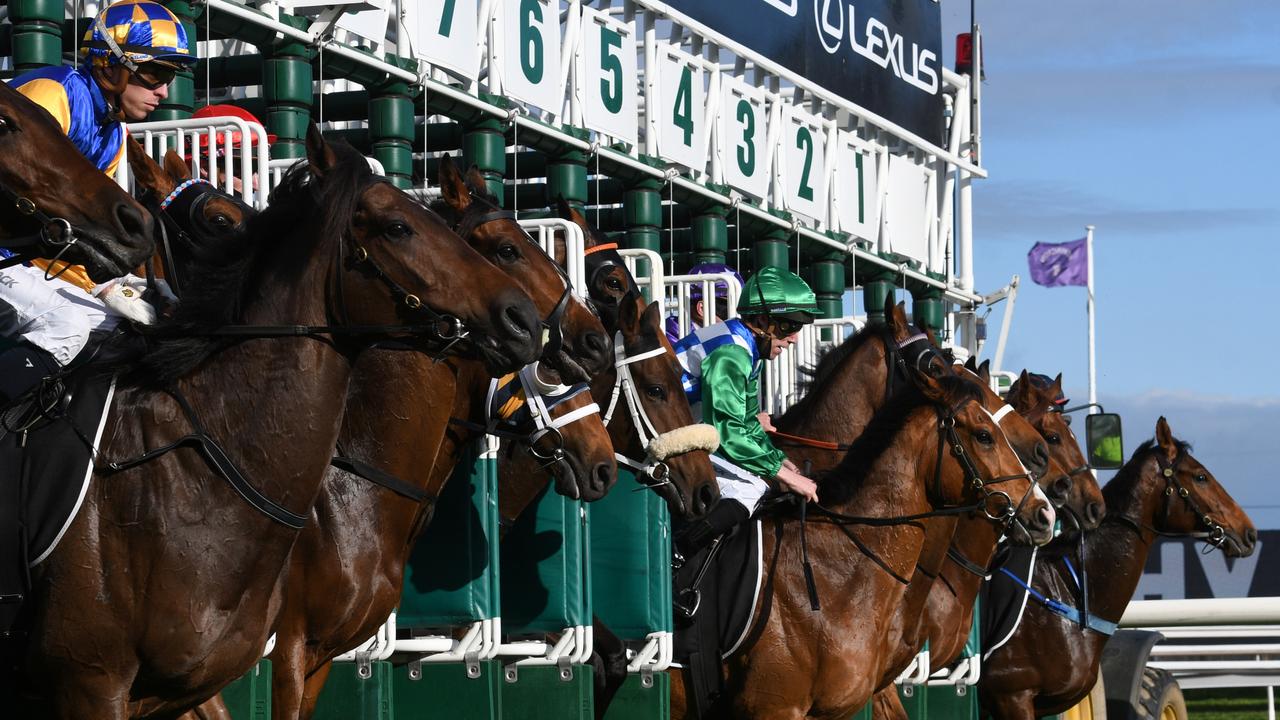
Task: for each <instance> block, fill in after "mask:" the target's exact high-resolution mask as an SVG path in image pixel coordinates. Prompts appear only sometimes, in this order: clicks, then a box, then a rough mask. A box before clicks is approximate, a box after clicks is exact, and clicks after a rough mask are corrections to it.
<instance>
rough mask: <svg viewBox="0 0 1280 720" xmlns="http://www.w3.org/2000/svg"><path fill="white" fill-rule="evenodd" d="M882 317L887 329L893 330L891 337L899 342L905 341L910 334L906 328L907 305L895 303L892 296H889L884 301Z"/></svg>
mask: <svg viewBox="0 0 1280 720" xmlns="http://www.w3.org/2000/svg"><path fill="white" fill-rule="evenodd" d="M884 317H885V320H886V321H888V323H889V327H890V328H891V329H892V330H893V336H894V337H895V338H897V339H899V340H905V339H906V337H907V336H908V335H910V334H911V331H910V329H908V328H907V305H906V303H895V302H894V301H893V296H892V295H890V296H888V297H886V298H885V301H884Z"/></svg>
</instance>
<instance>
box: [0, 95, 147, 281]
mask: <svg viewBox="0 0 1280 720" xmlns="http://www.w3.org/2000/svg"><path fill="white" fill-rule="evenodd" d="M0 85H3V87H0V247H4V248H7V249H9V250H13V251H14V252H16V253H18V257H19V258H20V260H18V262H21V261H22V260H30V259H34V258H49V259H59V260H65V261H67V262H69V263H74V264H79V265H84V266H85V269H86V270H88V272H89V276H90V277H91V278H93V280H94V281H96V282H106V281H107V280H110V279H112V278H118V277H120V276H121V275H124V274H126V273H128V272H129V270H130V269H132V268H134V267H137V266H138V265H139V264H141V263H142V262H143V261H144V260H145V259H146V258H147V257H148V256H149V255H150V254H151V253H152V251H153V250H154V248H155V244H154V242H153V240H152V232H153V222H152V220H151V216H150V215H149V214H148V213H146V212H145V211H144V210H143V209H142V206H140V205H139V204H138V203H137V201H135V200H134V199H133V198H131V197H129V194H128V193H126V192H125V191H124V190H122V189H121V188H120V186H119V185H117V184H116V183H115V182H114V181H113V180H112V179H111V178H109V177H107V176H106V175H105V174H103V173H102V171H100V170H98V168H96V167H94V165H93V163H91V162H89V160H88V159H87V158H85V156H84V155H83V154H81V152H80V151H79V150H78V149H77V148H76V147H75V145H73V144H72V143H71V141H70V140H68V139H67V136H66V134H65V133H64V132H63V131H62V128H61V127H59V126H58V123H57V121H56V120H54V119H53V116H52V115H50V114H49V113H48V111H46V110H45V109H44V108H42V107H40V106H39V105H37V104H35V103H34V102H32V101H31V100H29V99H27V97H26V96H24V95H23V94H22V93H20V92H18V91H17V90H14V89H13V88H11V87H9V85H8V84H5V83H0Z"/></svg>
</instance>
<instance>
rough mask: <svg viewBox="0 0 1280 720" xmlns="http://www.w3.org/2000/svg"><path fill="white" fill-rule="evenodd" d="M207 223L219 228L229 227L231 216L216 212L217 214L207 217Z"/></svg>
mask: <svg viewBox="0 0 1280 720" xmlns="http://www.w3.org/2000/svg"><path fill="white" fill-rule="evenodd" d="M209 223H210V224H212V225H213V226H214V227H217V228H219V229H223V228H229V227H231V218H229V217H227V216H226V215H223V214H222V213H218V214H217V215H214V216H213V217H211V218H209Z"/></svg>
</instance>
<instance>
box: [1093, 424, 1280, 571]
mask: <svg viewBox="0 0 1280 720" xmlns="http://www.w3.org/2000/svg"><path fill="white" fill-rule="evenodd" d="M1134 474H1136V476H1137V480H1136V483H1137V484H1136V487H1134V489H1133V492H1134V494H1135V495H1137V496H1138V497H1139V498H1142V500H1140V501H1139V502H1142V501H1143V500H1144V501H1145V503H1146V505H1145V507H1144V508H1142V510H1141V512H1142V513H1143V515H1145V517H1138V518H1137V519H1135V518H1134V516H1133V515H1134V512H1133V510H1134V509H1133V507H1132V502H1125V499H1123V498H1120V497H1118V493H1119V492H1120V491H1121V489H1122V488H1124V486H1125V485H1126V484H1127V483H1126V482H1124V480H1122V478H1123V479H1128V478H1130V477H1133V476H1134ZM1112 486H1115V488H1116V489H1115V490H1113V489H1112ZM1104 495H1106V497H1107V506H1108V513H1107V520H1108V521H1110V520H1111V519H1112V518H1113V517H1115V519H1116V520H1119V521H1121V522H1126V523H1128V524H1129V525H1133V526H1135V527H1138V528H1139V530H1140V531H1142V530H1154V531H1155V532H1157V533H1161V534H1169V535H1181V536H1190V537H1194V538H1198V539H1202V540H1204V541H1206V542H1208V543H1209V544H1211V545H1213V546H1215V547H1220V548H1222V551H1223V553H1225V554H1226V555H1227V556H1228V557H1247V556H1249V555H1250V554H1252V553H1253V551H1254V548H1255V547H1256V546H1257V542H1258V531H1257V530H1256V529H1255V528H1254V526H1253V522H1252V521H1251V520H1249V516H1248V515H1247V514H1245V511H1244V510H1243V509H1241V507H1240V505H1239V504H1237V503H1236V501H1235V499H1234V498H1232V497H1231V495H1229V494H1228V493H1227V491H1226V489H1225V488H1223V487H1222V485H1221V484H1220V483H1219V482H1218V479H1217V478H1215V477H1214V476H1213V473H1211V472H1209V469H1208V468H1206V467H1205V466H1204V465H1202V464H1201V463H1200V461H1199V460H1196V458H1195V457H1194V456H1192V454H1191V446H1190V445H1189V444H1187V443H1185V442H1182V441H1181V440H1178V439H1177V438H1175V437H1174V436H1173V431H1172V430H1170V429H1169V423H1168V421H1167V420H1165V419H1164V417H1163V416H1162V417H1161V418H1160V419H1159V420H1157V421H1156V435H1155V439H1154V440H1150V441H1148V442H1146V443H1144V444H1143V445H1142V446H1141V447H1139V448H1138V451H1137V452H1136V453H1134V455H1133V458H1131V459H1130V460H1129V462H1128V463H1126V464H1125V466H1124V467H1123V468H1121V469H1120V472H1119V473H1118V474H1117V475H1116V477H1115V478H1114V479H1112V481H1111V482H1110V483H1108V484H1107V488H1106V490H1105V491H1104ZM1113 498H1115V500H1114V501H1113ZM1136 499H1138V498H1134V497H1132V496H1131V498H1129V500H1130V501H1132V500H1136Z"/></svg>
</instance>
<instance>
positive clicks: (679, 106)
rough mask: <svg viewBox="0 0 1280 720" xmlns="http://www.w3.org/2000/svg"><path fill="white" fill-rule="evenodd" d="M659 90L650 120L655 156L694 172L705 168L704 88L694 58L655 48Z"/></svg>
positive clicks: (662, 46) (665, 47)
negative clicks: (655, 136)
mask: <svg viewBox="0 0 1280 720" xmlns="http://www.w3.org/2000/svg"><path fill="white" fill-rule="evenodd" d="M657 70H658V72H657V77H658V87H657V93H656V103H655V105H654V107H653V110H652V111H653V113H654V118H653V121H654V122H655V123H656V125H657V130H658V155H660V156H661V157H663V158H664V159H666V160H671V161H673V162H678V163H680V164H681V165H684V166H686V167H689V168H693V169H695V170H702V169H704V168H705V167H706V166H707V144H706V138H707V118H706V88H705V86H704V85H703V71H702V65H701V63H699V62H698V60H697V58H695V57H693V56H692V55H689V54H688V53H684V52H681V51H680V50H679V49H677V48H676V47H674V46H672V45H665V44H659V45H658V68H657Z"/></svg>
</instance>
